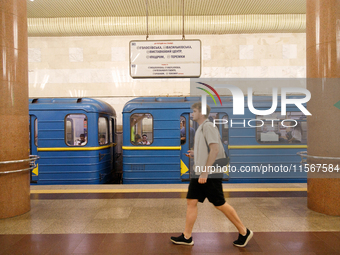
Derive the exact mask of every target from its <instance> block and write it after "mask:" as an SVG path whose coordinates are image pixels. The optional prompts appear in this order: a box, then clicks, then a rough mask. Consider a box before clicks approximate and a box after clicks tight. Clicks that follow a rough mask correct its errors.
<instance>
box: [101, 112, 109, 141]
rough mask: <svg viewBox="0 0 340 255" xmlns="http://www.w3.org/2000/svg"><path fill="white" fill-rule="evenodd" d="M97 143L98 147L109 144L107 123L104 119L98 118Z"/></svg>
mask: <svg viewBox="0 0 340 255" xmlns="http://www.w3.org/2000/svg"><path fill="white" fill-rule="evenodd" d="M98 142H99V145H105V144H108V143H109V122H108V120H107V118H105V117H99V119H98Z"/></svg>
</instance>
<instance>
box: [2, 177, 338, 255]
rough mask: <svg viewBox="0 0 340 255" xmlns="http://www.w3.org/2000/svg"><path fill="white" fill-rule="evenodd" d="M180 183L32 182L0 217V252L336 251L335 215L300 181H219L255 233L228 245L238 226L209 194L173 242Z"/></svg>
mask: <svg viewBox="0 0 340 255" xmlns="http://www.w3.org/2000/svg"><path fill="white" fill-rule="evenodd" d="M275 187H279V188H280V191H274V189H275ZM186 188H187V185H162V186H156V185H147V186H145V185H144V186H143V185H140V186H129V185H125V186H121V185H117V186H114V187H113V186H112V185H111V186H105V185H103V186H100V187H95V186H44V187H42V186H38V187H37V186H35V187H32V195H31V211H30V212H28V213H26V214H24V215H21V216H18V217H14V218H10V219H3V220H0V254H73V253H74V254H78V253H82V254H170V253H172V254H239V253H240V254H340V232H339V231H340V218H339V217H335V216H326V215H323V214H319V213H316V212H313V211H311V210H309V209H308V208H307V198H306V196H307V193H306V191H303V190H304V189H305V184H289V185H288V184H284V185H283V184H271V185H264V184H262V185H261V186H257V185H255V184H254V185H244V184H240V185H235V184H234V185H228V186H227V188H226V187H225V191H227V192H225V197H226V200H227V202H228V203H229V204H231V205H232V206H233V207H234V208H235V209H236V211H237V212H238V214H239V216H240V218H241V220H242V221H243V222H244V224H245V225H246V226H247V227H248V228H250V229H252V230H253V231H254V232H255V234H254V238H253V239H252V240H251V242H249V244H248V246H247V247H246V248H236V247H234V246H233V245H232V241H233V240H234V239H236V237H237V233H236V228H235V227H234V226H233V225H232V224H231V223H230V222H229V221H228V220H227V219H226V218H225V216H224V215H223V214H222V213H221V212H219V211H217V210H216V209H215V208H214V207H213V206H212V205H211V204H210V203H209V202H208V201H205V203H203V204H199V213H198V214H199V215H198V219H197V221H196V224H195V227H194V234H193V237H194V241H195V245H194V246H193V247H182V246H178V245H174V244H172V243H171V242H170V240H169V238H170V236H171V235H178V234H180V233H181V232H182V231H183V227H184V223H185V211H186V200H185V195H186V193H185V192H184V191H185V190H186ZM166 189H169V190H168V191H167V190H166Z"/></svg>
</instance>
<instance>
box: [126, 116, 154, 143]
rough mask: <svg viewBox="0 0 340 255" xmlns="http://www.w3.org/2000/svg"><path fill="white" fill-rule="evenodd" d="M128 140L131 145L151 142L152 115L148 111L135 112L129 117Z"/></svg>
mask: <svg viewBox="0 0 340 255" xmlns="http://www.w3.org/2000/svg"><path fill="white" fill-rule="evenodd" d="M130 141H131V144H133V145H150V144H152V142H153V117H152V115H151V114H149V113H135V114H132V115H131V117H130Z"/></svg>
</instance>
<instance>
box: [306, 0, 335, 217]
mask: <svg viewBox="0 0 340 255" xmlns="http://www.w3.org/2000/svg"><path fill="white" fill-rule="evenodd" d="M306 3H307V27H306V40H307V78H308V79H307V89H308V90H309V91H310V92H311V96H312V98H311V100H310V101H309V102H308V104H307V107H308V110H309V111H310V112H311V114H312V116H310V117H308V118H307V122H308V155H312V156H321V157H340V109H338V108H337V107H335V106H334V104H336V103H337V102H338V101H340V82H339V81H340V79H336V78H339V77H340V2H339V1H337V0H308V1H307V2H306ZM308 163H309V164H318V163H320V164H326V166H327V167H328V166H329V165H330V164H332V165H333V166H336V165H338V166H339V167H340V160H335V159H325V160H324V159H323V160H320V159H311V158H309V159H308ZM328 175H329V174H328ZM339 176H340V171H339V172H338V173H337V172H334V171H333V175H331V176H328V178H324V177H325V175H324V174H322V175H321V176H320V174H318V175H314V176H312V177H313V178H311V176H310V175H309V176H308V183H307V187H308V208H310V209H312V210H314V211H317V212H320V213H324V214H328V215H340V178H339ZM314 177H317V178H314Z"/></svg>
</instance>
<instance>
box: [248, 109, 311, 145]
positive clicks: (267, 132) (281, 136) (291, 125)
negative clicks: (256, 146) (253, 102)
mask: <svg viewBox="0 0 340 255" xmlns="http://www.w3.org/2000/svg"><path fill="white" fill-rule="evenodd" d="M256 119H257V121H256V123H255V121H253V122H252V123H251V125H253V126H255V125H256V126H257V127H256V140H257V142H259V143H266V144H268V143H276V144H289V143H293V144H294V143H295V144H306V143H307V118H306V116H305V115H303V114H302V113H301V112H287V115H286V116H283V115H281V113H280V112H274V113H272V114H271V115H266V116H256Z"/></svg>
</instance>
